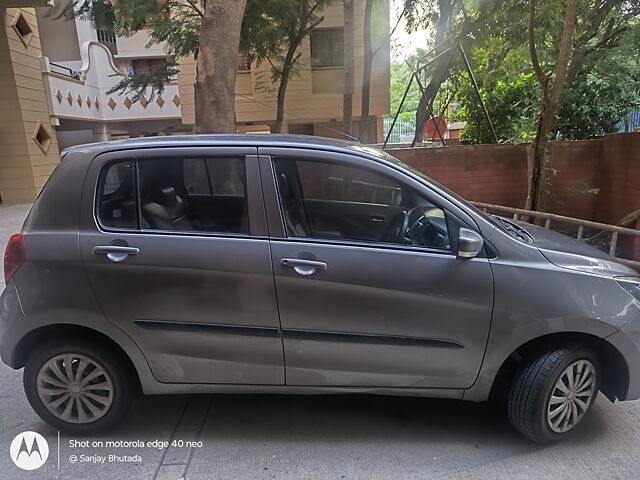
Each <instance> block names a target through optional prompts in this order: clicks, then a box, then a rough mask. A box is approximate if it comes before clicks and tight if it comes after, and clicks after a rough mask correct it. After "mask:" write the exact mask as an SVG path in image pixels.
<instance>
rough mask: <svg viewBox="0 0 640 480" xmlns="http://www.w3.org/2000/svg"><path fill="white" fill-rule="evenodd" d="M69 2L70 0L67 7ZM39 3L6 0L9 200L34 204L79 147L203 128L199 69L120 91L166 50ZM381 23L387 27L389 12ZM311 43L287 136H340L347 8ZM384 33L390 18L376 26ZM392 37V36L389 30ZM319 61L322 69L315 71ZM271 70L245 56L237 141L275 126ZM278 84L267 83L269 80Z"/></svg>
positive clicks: (1, 178) (2, 195)
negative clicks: (66, 152) (157, 88)
mask: <svg viewBox="0 0 640 480" xmlns="http://www.w3.org/2000/svg"><path fill="white" fill-rule="evenodd" d="M62 1H63V2H65V1H66V2H68V1H69V0H62ZM28 4H29V1H28V0H0V13H1V14H2V16H3V28H2V31H0V66H1V69H0V87H1V88H0V200H1V201H2V202H5V203H13V202H22V201H32V200H33V199H34V198H35V197H36V196H37V194H38V193H39V191H40V189H41V188H42V186H43V185H44V182H45V181H46V179H47V178H48V176H49V174H50V173H51V171H52V170H53V168H55V165H56V164H57V162H58V161H59V152H60V151H61V150H62V149H64V148H66V147H68V146H72V145H77V144H82V143H90V142H95V141H105V140H111V139H118V138H129V137H138V136H151V135H171V134H185V133H191V132H192V131H193V124H194V122H195V99H194V83H195V62H194V60H193V59H191V58H185V59H182V60H181V63H180V73H179V74H178V76H177V78H175V79H168V80H167V83H166V84H165V88H164V91H163V92H162V93H161V94H154V95H152V94H151V92H149V94H147V95H146V96H144V97H142V98H141V99H140V100H139V101H133V100H134V98H133V97H134V95H133V94H113V93H111V94H110V93H109V90H110V89H111V88H112V87H113V86H114V85H116V84H117V83H118V82H119V81H120V80H122V79H123V78H125V77H127V76H132V75H136V74H141V73H148V72H149V71H150V70H151V69H153V68H155V67H156V66H158V65H160V64H162V62H164V61H166V59H167V54H166V51H165V46H164V45H162V44H159V45H152V46H150V47H149V46H148V43H149V31H150V30H149V29H146V30H142V31H140V32H138V33H137V34H136V35H134V36H132V37H118V36H116V35H114V33H113V32H112V31H109V30H96V29H95V28H94V27H93V26H92V25H91V23H90V22H87V21H83V20H80V19H74V20H64V19H55V18H54V17H53V16H52V15H51V10H50V8H49V7H39V8H35V9H34V8H26V7H25V5H28ZM357 10H358V11H357V13H356V22H355V26H356V37H355V52H356V71H355V74H356V89H355V92H354V107H353V111H354V132H355V134H356V135H357V134H358V120H359V118H358V112H360V109H361V105H360V97H361V83H362V80H361V79H362V65H363V55H364V43H363V35H362V32H363V21H364V19H363V12H362V11H361V9H357ZM380 12H383V14H382V16H383V18H382V24H384V25H386V26H387V27H388V21H389V16H388V8H384V9H381V10H380ZM324 17H325V19H324V21H323V22H322V23H321V24H320V25H319V26H318V27H317V28H316V29H315V30H314V31H313V32H312V34H311V35H310V37H309V38H307V39H305V41H304V43H303V45H302V47H301V49H300V52H301V54H302V56H301V60H302V65H303V68H302V69H301V71H300V73H299V75H298V76H296V77H295V78H293V79H292V80H291V81H290V83H289V87H288V90H287V97H286V105H285V110H286V114H285V125H284V127H283V131H284V132H288V133H298V134H307V135H319V136H326V137H340V136H341V134H340V131H341V130H342V129H343V125H342V95H343V91H342V90H343V82H344V78H343V77H344V69H343V58H342V54H341V52H342V50H343V47H342V45H343V43H342V42H343V36H344V31H343V30H344V29H343V25H344V21H343V17H342V5H341V3H338V4H336V5H335V6H332V7H330V8H329V9H328V10H327V11H326V12H324ZM377 22H378V24H379V23H380V19H377ZM385 31H388V28H387V30H385ZM312 58H313V61H312ZM389 58H390V54H389V46H388V44H387V45H385V46H384V47H383V48H382V49H381V50H380V52H379V53H378V54H377V55H376V57H375V61H374V65H373V75H372V87H371V106H370V111H371V115H372V116H373V117H374V118H375V119H376V121H375V122H371V123H372V124H373V125H372V127H371V128H372V132H371V133H373V129H375V132H376V134H377V135H376V136H377V138H378V140H379V141H381V140H382V132H383V120H382V118H383V116H384V115H386V114H388V113H389V108H390V107H389V77H390V75H389V63H390V61H389ZM269 78H270V72H269V66H268V64H266V63H265V64H263V65H260V66H258V65H255V64H252V63H251V62H250V61H248V57H247V56H244V55H239V56H238V75H237V81H236V116H237V121H238V126H237V131H238V132H251V133H254V132H260V133H269V132H270V131H271V128H272V125H273V123H274V121H275V117H276V98H275V96H276V94H275V89H276V88H277V86H276V85H269V84H266V83H265V81H267V82H268V81H269V80H268V79H269ZM265 79H267V80H265Z"/></svg>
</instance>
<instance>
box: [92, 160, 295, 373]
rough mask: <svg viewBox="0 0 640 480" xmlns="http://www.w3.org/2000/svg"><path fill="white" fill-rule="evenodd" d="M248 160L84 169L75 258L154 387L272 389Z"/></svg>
mask: <svg viewBox="0 0 640 480" xmlns="http://www.w3.org/2000/svg"><path fill="white" fill-rule="evenodd" d="M256 153H257V152H256V149H255V148H195V149H194V148H185V149H178V148H172V149H149V150H136V151H128V152H118V153H110V154H103V155H100V156H98V157H96V158H95V159H94V160H93V162H92V165H91V167H90V172H89V175H88V176H87V178H88V180H87V184H86V185H85V189H84V191H85V194H84V196H85V198H84V202H83V210H82V212H81V215H82V223H81V224H82V231H81V235H80V248H81V252H82V259H83V262H84V265H85V267H86V270H87V273H88V276H89V279H90V282H91V284H92V287H93V289H94V291H95V294H96V296H97V298H98V301H99V304H100V306H101V307H102V310H103V312H104V314H105V316H106V317H107V318H108V320H110V321H112V322H113V323H115V324H116V325H118V326H119V327H121V328H122V329H123V330H124V331H126V332H127V333H128V334H129V335H130V336H131V337H132V338H133V339H134V340H135V341H136V342H137V343H138V345H139V346H140V347H141V349H142V351H143V352H144V354H145V356H146V358H147V360H148V361H149V364H150V366H151V370H152V371H153V374H154V376H155V377H156V379H157V380H159V381H161V382H180V383H228V384H272V385H282V384H283V383H284V364H283V353H282V342H281V338H280V326H279V321H278V312H277V306H276V301H275V290H274V285H273V272H272V268H271V260H270V256H269V243H268V240H267V237H266V227H265V217H264V205H263V200H262V194H261V189H260V184H259V173H258V164H257V157H256V155H255V154H256ZM96 178H97V179H98V181H97V182H96ZM94 197H95V200H94ZM85 206H86V208H85Z"/></svg>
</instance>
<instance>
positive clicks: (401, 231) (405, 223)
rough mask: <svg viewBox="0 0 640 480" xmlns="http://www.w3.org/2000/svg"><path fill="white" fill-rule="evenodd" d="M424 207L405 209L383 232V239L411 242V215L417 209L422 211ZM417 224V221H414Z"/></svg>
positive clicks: (391, 241) (394, 241)
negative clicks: (408, 235) (408, 236)
mask: <svg viewBox="0 0 640 480" xmlns="http://www.w3.org/2000/svg"><path fill="white" fill-rule="evenodd" d="M422 208H423V207H419V206H418V207H413V208H412V209H411V210H408V211H407V210H403V211H402V215H401V216H399V217H397V218H396V220H395V221H394V222H393V223H391V224H390V225H389V226H388V227H387V229H386V230H385V232H384V233H383V234H382V240H383V241H384V242H388V243H407V242H411V239H409V238H407V234H408V233H409V230H410V228H409V223H410V222H411V217H412V216H413V215H414V214H415V212H416V211H420V210H421V209H422ZM414 224H415V222H414Z"/></svg>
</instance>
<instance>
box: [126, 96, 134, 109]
mask: <svg viewBox="0 0 640 480" xmlns="http://www.w3.org/2000/svg"><path fill="white" fill-rule="evenodd" d="M131 105H133V102H132V101H131V100H130V99H129V97H127V98H125V99H124V106H125V107H127V108H129V109H130V108H131Z"/></svg>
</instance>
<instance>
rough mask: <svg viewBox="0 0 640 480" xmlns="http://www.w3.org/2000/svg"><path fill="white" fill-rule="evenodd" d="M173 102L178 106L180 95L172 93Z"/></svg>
mask: <svg viewBox="0 0 640 480" xmlns="http://www.w3.org/2000/svg"><path fill="white" fill-rule="evenodd" d="M173 103H175V105H176V107H179V106H180V97H179V96H178V95H174V97H173Z"/></svg>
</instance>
